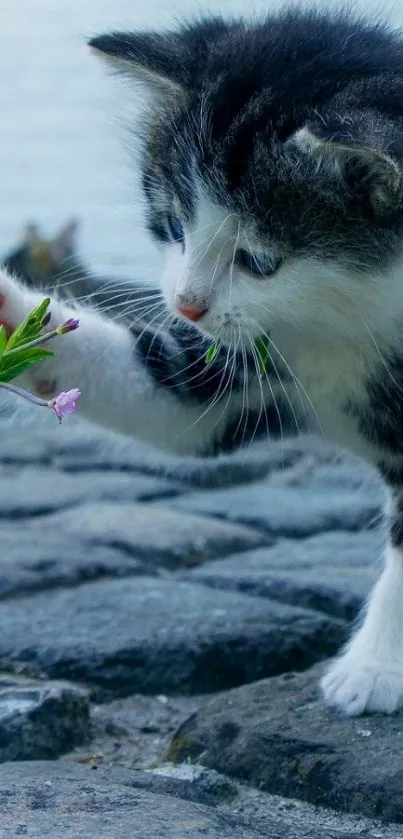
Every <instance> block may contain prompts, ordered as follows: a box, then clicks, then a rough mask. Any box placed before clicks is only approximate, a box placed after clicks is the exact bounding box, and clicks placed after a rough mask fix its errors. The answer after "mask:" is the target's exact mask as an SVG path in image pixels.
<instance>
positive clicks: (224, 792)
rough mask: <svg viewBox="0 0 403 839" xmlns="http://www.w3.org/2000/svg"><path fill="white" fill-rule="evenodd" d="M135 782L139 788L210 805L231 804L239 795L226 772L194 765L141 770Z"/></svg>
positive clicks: (169, 765)
mask: <svg viewBox="0 0 403 839" xmlns="http://www.w3.org/2000/svg"><path fill="white" fill-rule="evenodd" d="M161 781H162V783H161ZM135 784H136V788H137V789H146V790H149V791H150V792H157V793H158V792H164V794H168V795H175V796H176V797H177V798H185V799H186V800H187V801H197V802H198V803H199V804H207V805H208V806H210V807H217V806H218V805H223V804H231V803H232V802H233V801H234V799H235V798H237V795H238V789H237V786H236V784H235V783H234V782H233V781H231V780H230V779H229V778H227V777H226V776H225V775H220V774H219V773H218V772H215V771H214V769H206V767H205V766H200V765H198V766H195V765H192V764H182V766H172V765H171V764H168V765H165V766H164V765H162V766H160V767H158V768H155V769H153V770H151V771H149V772H138V774H137V775H136V779H135Z"/></svg>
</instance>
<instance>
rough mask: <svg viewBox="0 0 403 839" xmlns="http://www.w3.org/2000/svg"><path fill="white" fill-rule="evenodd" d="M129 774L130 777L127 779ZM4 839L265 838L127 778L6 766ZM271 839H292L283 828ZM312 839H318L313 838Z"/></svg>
mask: <svg viewBox="0 0 403 839" xmlns="http://www.w3.org/2000/svg"><path fill="white" fill-rule="evenodd" d="M133 774H134V773H133ZM0 803H1V808H0V836H1V837H2V839H17V837H19V836H28V837H29V839H84V838H85V839H91V838H92V837H93V839H99V837H101V836H102V839H264V836H265V834H263V833H262V832H261V831H260V830H254V829H253V828H252V827H250V825H248V824H246V823H245V822H244V820H242V819H240V818H235V817H233V816H230V815H223V814H221V813H216V812H214V810H211V809H210V808H208V807H205V806H203V805H202V804H194V803H192V802H189V801H181V800H179V799H177V798H174V797H173V796H170V795H154V794H152V793H150V792H146V791H144V790H141V789H134V788H132V787H131V786H130V776H129V775H128V773H127V774H125V775H123V773H122V772H119V771H113V770H110V771H109V772H108V773H102V772H100V771H99V770H96V772H94V771H91V769H87V768H84V767H78V766H68V765H67V764H65V763H63V764H60V763H57V764H51V765H49V764H41V763H36V762H35V763H32V764H7V765H6V766H4V767H3V772H2V773H1V775H0ZM272 839H295V834H294V835H293V834H292V833H290V832H289V831H287V828H285V830H281V828H280V829H278V830H277V829H276V832H275V833H273V836H272ZM312 839H317V838H316V837H312Z"/></svg>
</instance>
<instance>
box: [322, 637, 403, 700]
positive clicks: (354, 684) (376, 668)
mask: <svg viewBox="0 0 403 839" xmlns="http://www.w3.org/2000/svg"><path fill="white" fill-rule="evenodd" d="M321 688H322V692H323V695H324V698H325V701H326V703H327V704H328V705H331V706H334V707H336V708H339V709H340V710H341V711H344V713H345V714H347V715H348V716H358V715H359V714H363V713H365V712H366V713H376V712H380V713H383V714H392V713H393V712H394V711H396V710H397V709H398V708H399V707H400V706H401V705H402V704H403V661H402V662H401V664H400V665H396V664H394V663H391V664H388V662H387V661H374V660H373V659H371V658H370V656H365V655H363V654H360V653H359V651H357V652H355V651H354V650H353V649H351V650H349V651H348V652H346V653H345V654H344V655H343V656H342V657H341V658H339V659H338V660H336V661H335V662H334V663H333V664H332V666H331V667H330V669H329V671H328V672H327V673H326V675H325V676H324V677H323V679H322V682H321Z"/></svg>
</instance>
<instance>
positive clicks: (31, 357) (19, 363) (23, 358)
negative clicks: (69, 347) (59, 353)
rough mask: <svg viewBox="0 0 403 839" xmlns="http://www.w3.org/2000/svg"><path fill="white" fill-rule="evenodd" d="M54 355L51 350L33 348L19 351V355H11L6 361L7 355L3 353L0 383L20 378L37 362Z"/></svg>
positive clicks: (0, 365) (0, 361) (0, 366)
mask: <svg viewBox="0 0 403 839" xmlns="http://www.w3.org/2000/svg"><path fill="white" fill-rule="evenodd" d="M53 356H54V353H53V352H51V350H44V349H42V348H41V347H34V348H32V349H30V350H23V349H22V350H21V352H19V353H13V355H12V356H10V358H9V359H7V353H4V355H3V357H2V359H1V360H0V382H6V383H7V382H10V381H11V380H12V379H15V378H16V376H20V375H21V373H24V372H25V371H26V370H29V368H30V367H33V366H34V364H37V363H38V361H43V360H44V359H45V358H52V357H53Z"/></svg>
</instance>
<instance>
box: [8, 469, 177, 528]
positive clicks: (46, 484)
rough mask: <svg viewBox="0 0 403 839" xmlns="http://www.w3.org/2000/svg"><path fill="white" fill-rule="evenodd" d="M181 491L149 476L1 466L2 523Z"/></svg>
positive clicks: (148, 498)
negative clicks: (86, 503) (93, 503)
mask: <svg viewBox="0 0 403 839" xmlns="http://www.w3.org/2000/svg"><path fill="white" fill-rule="evenodd" d="M178 492H179V490H178V487H177V486H176V485H175V484H173V483H171V482H169V481H165V480H164V479H163V478H152V477H149V476H147V475H124V474H120V473H119V472H114V473H112V474H102V473H101V474H100V473H99V472H96V471H95V472H94V471H88V472H86V473H80V474H76V475H69V474H67V473H65V472H60V471H57V470H55V469H49V468H44V467H40V466H38V467H36V468H33V467H25V468H24V469H11V468H10V467H8V468H7V467H5V466H1V465H0V519H12V518H25V517H27V516H38V515H44V514H46V513H51V512H54V511H55V510H63V509H64V508H66V507H72V506H76V505H77V504H81V503H82V502H84V501H101V500H105V501H116V500H118V501H126V502H127V501H148V500H150V499H154V498H167V497H169V496H173V495H176V494H177V493H178Z"/></svg>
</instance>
